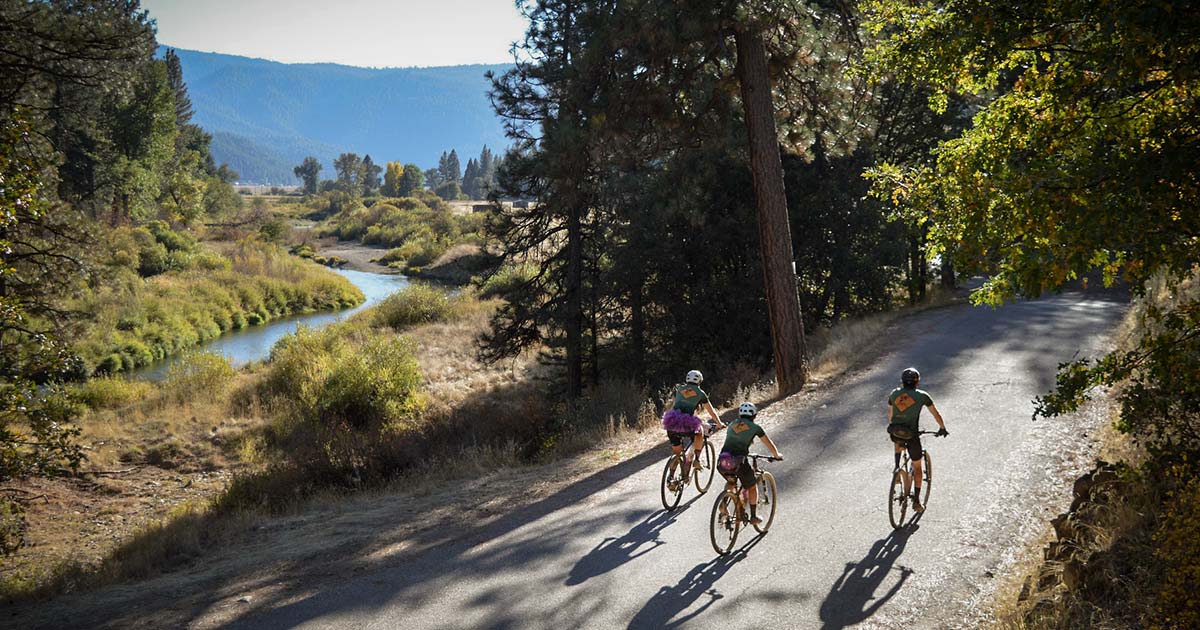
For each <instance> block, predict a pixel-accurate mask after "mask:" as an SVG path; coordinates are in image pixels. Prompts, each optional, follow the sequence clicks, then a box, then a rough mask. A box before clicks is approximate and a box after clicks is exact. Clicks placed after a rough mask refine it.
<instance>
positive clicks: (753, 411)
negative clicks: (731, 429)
mask: <svg viewBox="0 0 1200 630" xmlns="http://www.w3.org/2000/svg"><path fill="white" fill-rule="evenodd" d="M757 415H758V407H755V406H754V403H751V402H744V403H742V405H741V406H740V407H738V417H739V418H753V417H754V416H757Z"/></svg>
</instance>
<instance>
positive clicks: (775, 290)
mask: <svg viewBox="0 0 1200 630" xmlns="http://www.w3.org/2000/svg"><path fill="white" fill-rule="evenodd" d="M734 40H735V43H736V45H737V75H738V80H739V81H740V83H741V91H742V102H743V106H744V107H745V109H746V130H747V134H748V136H749V141H750V142H749V144H750V171H751V173H752V174H753V176H754V196H755V198H756V199H757V202H758V234H759V241H760V242H761V246H762V265H763V280H764V284H765V285H766V293H767V310H768V313H769V315H770V318H771V343H772V346H773V350H774V354H775V382H776V384H777V386H778V392H779V394H781V395H784V394H790V393H793V392H796V391H798V390H799V389H800V388H801V387H803V386H804V382H805V380H806V379H807V378H808V366H807V365H806V361H805V347H804V321H803V320H802V319H801V318H800V300H799V297H798V296H797V294H796V293H797V288H796V274H795V272H794V270H793V267H792V261H793V258H792V236H791V228H790V227H789V225H788V215H787V194H786V191H785V189H784V184H783V165H782V163H781V161H780V157H779V140H778V137H777V135H776V131H775V108H774V106H773V105H772V103H771V78H770V76H769V75H768V74H767V53H766V49H765V47H764V46H763V40H762V35H760V34H759V33H758V32H755V31H750V30H746V29H745V28H740V27H739V28H738V29H737V30H736V32H735V34H734Z"/></svg>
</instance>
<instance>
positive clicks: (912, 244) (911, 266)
mask: <svg viewBox="0 0 1200 630" xmlns="http://www.w3.org/2000/svg"><path fill="white" fill-rule="evenodd" d="M919 250H920V243H919V242H918V241H917V234H916V231H915V230H910V231H909V233H908V303H909V304H916V303H917V283H919V282H920V281H921V275H920V273H919V272H918V270H917V258H918V252H919Z"/></svg>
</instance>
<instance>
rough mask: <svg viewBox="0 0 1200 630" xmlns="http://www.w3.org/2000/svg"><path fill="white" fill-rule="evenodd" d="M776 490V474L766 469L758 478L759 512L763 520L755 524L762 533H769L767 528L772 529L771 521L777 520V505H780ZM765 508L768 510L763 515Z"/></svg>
mask: <svg viewBox="0 0 1200 630" xmlns="http://www.w3.org/2000/svg"><path fill="white" fill-rule="evenodd" d="M775 490H776V489H775V475H772V474H771V473H769V472H766V471H764V472H763V474H762V477H760V478H759V480H758V507H757V512H758V517H759V518H761V519H762V522H761V523H759V524H757V525H755V526H754V529H755V530H756V531H758V533H760V534H765V533H767V530H769V529H771V522H772V521H774V520H775V506H777V505H779V495H778V494H777V493H776V491H775ZM764 509H766V510H767V514H766V515H765V516H764V515H763V510H764Z"/></svg>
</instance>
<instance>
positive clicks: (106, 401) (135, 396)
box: [73, 376, 154, 409]
mask: <svg viewBox="0 0 1200 630" xmlns="http://www.w3.org/2000/svg"><path fill="white" fill-rule="evenodd" d="M152 391H154V386H153V385H151V384H150V383H147V382H145V381H135V380H130V379H125V378H122V377H119V376H99V377H96V378H92V379H88V380H87V381H85V382H83V383H81V384H79V385H78V386H77V387H76V388H75V390H74V392H73V394H74V398H75V400H77V401H78V402H80V403H81V404H84V405H87V406H88V407H91V408H92V409H102V408H113V407H121V406H124V405H128V404H129V403H132V402H136V401H139V400H142V399H143V398H145V397H147V396H148V395H149V394H150V392H152Z"/></svg>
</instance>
